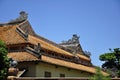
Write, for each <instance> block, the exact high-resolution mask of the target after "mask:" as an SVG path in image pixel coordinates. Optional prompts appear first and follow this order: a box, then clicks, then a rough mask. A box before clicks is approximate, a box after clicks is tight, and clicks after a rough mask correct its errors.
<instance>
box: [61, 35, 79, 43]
mask: <svg viewBox="0 0 120 80" xmlns="http://www.w3.org/2000/svg"><path fill="white" fill-rule="evenodd" d="M79 38H80V37H79V36H77V34H73V37H72V39H69V40H68V41H62V43H61V44H79Z"/></svg>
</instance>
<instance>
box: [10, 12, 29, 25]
mask: <svg viewBox="0 0 120 80" xmlns="http://www.w3.org/2000/svg"><path fill="white" fill-rule="evenodd" d="M19 14H20V16H19V17H18V18H16V19H15V20H11V21H10V22H8V23H9V24H13V23H19V22H22V21H25V20H27V18H28V14H27V13H26V12H25V11H21V12H20V13H19Z"/></svg>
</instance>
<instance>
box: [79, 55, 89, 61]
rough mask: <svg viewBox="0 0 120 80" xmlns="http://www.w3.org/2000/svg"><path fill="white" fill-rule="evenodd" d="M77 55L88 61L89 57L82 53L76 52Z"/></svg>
mask: <svg viewBox="0 0 120 80" xmlns="http://www.w3.org/2000/svg"><path fill="white" fill-rule="evenodd" d="M77 56H78V57H80V58H82V59H84V60H87V61H90V58H89V57H87V56H84V55H83V54H77Z"/></svg>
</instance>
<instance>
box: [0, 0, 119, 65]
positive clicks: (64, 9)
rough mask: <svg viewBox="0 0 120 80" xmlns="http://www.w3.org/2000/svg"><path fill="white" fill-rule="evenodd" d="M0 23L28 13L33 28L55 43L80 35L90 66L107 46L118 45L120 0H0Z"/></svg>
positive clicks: (113, 46) (98, 61)
mask: <svg viewBox="0 0 120 80" xmlns="http://www.w3.org/2000/svg"><path fill="white" fill-rule="evenodd" d="M0 11H1V12H0V23H4V22H8V21H10V20H14V19H16V18H17V17H18V16H19V12H20V11H25V12H27V13H28V20H29V22H30V24H31V26H32V27H33V29H34V31H35V32H36V33H37V34H39V35H40V36H43V37H45V38H47V39H49V40H51V41H53V42H55V43H61V41H63V40H65V41H67V40H68V39H71V37H72V35H73V34H77V35H78V36H80V44H81V46H82V49H83V51H89V52H91V61H92V63H93V65H96V66H101V65H102V63H103V62H101V61H100V60H99V56H100V55H101V54H103V53H107V52H109V48H111V49H114V48H120V0H0Z"/></svg>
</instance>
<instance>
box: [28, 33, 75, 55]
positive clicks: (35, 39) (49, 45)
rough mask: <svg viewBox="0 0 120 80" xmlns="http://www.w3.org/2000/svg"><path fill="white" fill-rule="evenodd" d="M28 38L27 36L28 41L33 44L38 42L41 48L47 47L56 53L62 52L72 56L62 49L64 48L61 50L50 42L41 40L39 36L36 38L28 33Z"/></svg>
mask: <svg viewBox="0 0 120 80" xmlns="http://www.w3.org/2000/svg"><path fill="white" fill-rule="evenodd" d="M28 38H29V39H28V42H30V43H32V44H35V45H37V44H38V43H40V44H41V47H42V48H43V49H47V50H50V51H53V52H57V53H60V54H64V55H68V56H73V55H72V54H71V53H69V52H67V51H64V50H62V49H60V48H58V47H55V46H53V45H52V44H49V43H47V42H46V41H43V40H41V39H39V38H36V37H34V36H31V35H29V37H28Z"/></svg>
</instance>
